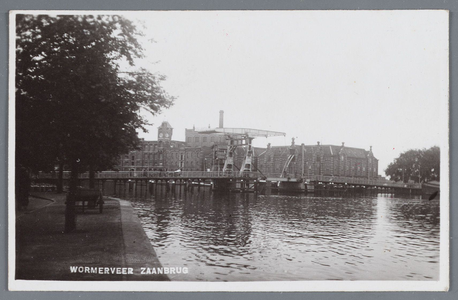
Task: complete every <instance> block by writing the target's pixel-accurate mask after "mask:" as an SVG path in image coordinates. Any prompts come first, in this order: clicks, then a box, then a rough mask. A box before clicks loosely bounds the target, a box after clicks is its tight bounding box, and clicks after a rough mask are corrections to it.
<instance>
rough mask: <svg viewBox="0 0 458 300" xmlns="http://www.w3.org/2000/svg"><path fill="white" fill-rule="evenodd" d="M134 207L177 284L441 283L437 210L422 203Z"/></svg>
mask: <svg viewBox="0 0 458 300" xmlns="http://www.w3.org/2000/svg"><path fill="white" fill-rule="evenodd" d="M147 194H148V193H145V195H144V196H143V197H142V198H136V199H131V200H132V203H133V205H134V207H135V208H136V209H137V211H138V214H139V216H140V218H141V220H142V222H143V225H144V228H145V231H146V232H147V234H148V236H149V238H150V239H151V242H152V244H153V245H154V247H155V249H156V252H157V253H158V256H159V259H160V260H161V262H162V264H163V265H164V266H170V267H172V266H183V267H184V266H186V267H188V268H189V274H178V275H171V279H172V280H209V281H249V280H329V279H331V280H333V279H334V280H370V279H377V280H408V279H412V280H428V279H436V280H437V279H438V272H439V265H438V260H439V259H438V257H439V220H440V217H439V205H438V202H437V201H436V202H434V201H428V200H421V199H398V198H390V197H388V196H381V195H379V196H375V197H374V196H373V197H362V196H360V197H348V198H342V197H340V198H339V197H313V196H305V195H269V196H266V195H255V194H217V193H213V192H211V191H210V190H209V188H200V189H199V190H197V189H196V188H194V189H191V190H190V191H187V190H186V189H185V188H184V187H181V188H180V187H172V189H171V190H170V191H169V192H167V191H166V190H165V188H162V189H161V188H158V190H157V191H155V192H154V191H153V192H151V193H149V195H147Z"/></svg>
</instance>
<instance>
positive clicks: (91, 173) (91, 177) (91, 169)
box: [89, 164, 95, 189]
mask: <svg viewBox="0 0 458 300" xmlns="http://www.w3.org/2000/svg"><path fill="white" fill-rule="evenodd" d="M94 187H95V171H94V167H93V166H92V164H90V165H89V188H91V189H93V188H94Z"/></svg>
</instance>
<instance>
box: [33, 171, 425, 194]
mask: <svg viewBox="0 0 458 300" xmlns="http://www.w3.org/2000/svg"><path fill="white" fill-rule="evenodd" d="M62 178H63V180H69V179H70V172H69V171H65V172H63V176H62ZM78 178H79V180H89V178H90V176H89V173H88V172H85V173H80V174H78ZM57 179H58V174H57V173H40V174H39V175H38V176H37V177H36V178H35V180H36V181H41V182H56V180H57ZM94 180H95V181H98V182H99V183H101V184H102V188H103V186H104V183H105V182H106V181H112V182H114V188H115V189H116V186H117V185H119V184H121V185H122V184H124V185H125V184H127V183H128V182H135V183H139V184H151V183H169V182H173V183H174V184H188V183H191V182H192V183H212V185H213V187H214V188H216V189H222V190H225V189H228V190H234V191H241V190H243V191H254V189H257V188H258V187H262V186H269V189H270V186H274V188H276V186H278V187H279V188H280V187H281V186H283V187H286V188H285V189H283V190H286V191H287V190H290V191H302V192H305V191H309V192H310V191H317V190H326V189H339V188H346V189H347V188H363V189H366V188H367V189H379V190H383V191H389V192H395V191H397V192H409V193H411V192H412V191H413V192H419V191H421V184H418V183H415V184H405V183H402V182H392V181H388V180H386V179H368V178H361V177H343V176H326V175H309V176H303V177H286V176H281V174H268V175H267V176H264V175H262V174H260V173H259V172H243V173H241V172H239V171H175V172H173V171H102V172H97V173H95V174H94ZM280 183H281V184H280ZM275 184H277V185H276V186H275ZM280 190H282V189H281V188H280Z"/></svg>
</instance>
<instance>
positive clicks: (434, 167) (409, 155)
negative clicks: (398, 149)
mask: <svg viewBox="0 0 458 300" xmlns="http://www.w3.org/2000/svg"><path fill="white" fill-rule="evenodd" d="M385 174H386V175H387V176H389V177H390V180H394V181H403V182H405V183H407V182H408V181H409V180H413V181H414V182H427V181H432V180H437V181H440V148H439V147H437V146H434V147H431V148H429V149H423V150H408V151H406V152H404V153H401V155H399V157H398V158H396V159H395V160H394V161H393V162H392V163H391V164H389V165H388V167H387V168H386V170H385Z"/></svg>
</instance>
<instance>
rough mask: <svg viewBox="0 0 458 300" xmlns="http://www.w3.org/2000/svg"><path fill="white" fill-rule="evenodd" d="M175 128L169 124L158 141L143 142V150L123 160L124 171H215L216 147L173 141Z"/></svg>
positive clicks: (159, 131)
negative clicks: (214, 150)
mask: <svg viewBox="0 0 458 300" xmlns="http://www.w3.org/2000/svg"><path fill="white" fill-rule="evenodd" d="M172 135H173V128H172V126H170V124H169V123H168V122H162V124H161V126H159V127H158V140H157V141H145V140H142V141H141V142H140V149H139V150H134V151H130V152H129V154H126V155H123V156H121V158H120V161H119V165H118V169H119V170H120V171H176V170H182V171H201V170H206V169H208V168H211V163H212V156H213V152H212V148H211V147H207V146H200V147H194V146H192V145H191V146H190V145H188V144H187V143H185V142H182V141H174V140H172Z"/></svg>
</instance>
